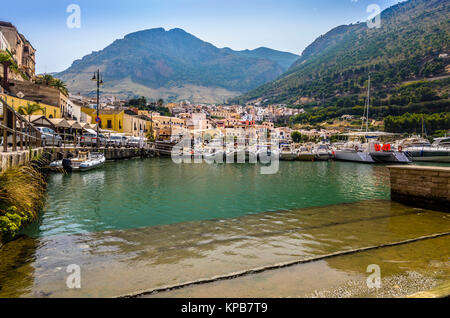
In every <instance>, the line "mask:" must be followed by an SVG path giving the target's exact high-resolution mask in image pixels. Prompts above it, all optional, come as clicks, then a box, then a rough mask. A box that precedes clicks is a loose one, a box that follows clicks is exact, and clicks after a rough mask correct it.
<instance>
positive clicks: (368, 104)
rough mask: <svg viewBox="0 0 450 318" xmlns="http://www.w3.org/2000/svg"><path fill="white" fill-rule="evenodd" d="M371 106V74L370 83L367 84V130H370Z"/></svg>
mask: <svg viewBox="0 0 450 318" xmlns="http://www.w3.org/2000/svg"><path fill="white" fill-rule="evenodd" d="M369 107H370V75H369V83H368V85H367V117H366V132H368V131H369Z"/></svg>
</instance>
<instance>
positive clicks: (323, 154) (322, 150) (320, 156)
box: [313, 144, 333, 161]
mask: <svg viewBox="0 0 450 318" xmlns="http://www.w3.org/2000/svg"><path fill="white" fill-rule="evenodd" d="M313 154H314V159H315V160H318V161H328V160H331V159H333V151H332V150H331V149H330V146H328V145H327V144H319V145H317V146H316V147H315V148H314V149H313Z"/></svg>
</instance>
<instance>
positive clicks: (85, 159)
mask: <svg viewBox="0 0 450 318" xmlns="http://www.w3.org/2000/svg"><path fill="white" fill-rule="evenodd" d="M105 161H106V158H105V155H104V154H102V153H98V152H89V151H87V152H84V151H80V152H79V153H78V157H76V158H71V159H64V160H63V162H62V166H63V168H64V169H65V170H66V171H87V170H92V169H95V168H97V167H100V166H102V165H103V164H104V163H105Z"/></svg>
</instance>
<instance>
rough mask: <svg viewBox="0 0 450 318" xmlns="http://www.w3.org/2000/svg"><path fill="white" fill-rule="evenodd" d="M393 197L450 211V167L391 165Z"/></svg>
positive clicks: (413, 203) (405, 201)
mask: <svg viewBox="0 0 450 318" xmlns="http://www.w3.org/2000/svg"><path fill="white" fill-rule="evenodd" d="M388 168H389V170H390V173H391V199H392V200H393V201H397V202H401V203H404V204H407V205H412V206H417V207H422V208H427V209H437V210H440V211H446V212H450V167H432V166H390V167H388Z"/></svg>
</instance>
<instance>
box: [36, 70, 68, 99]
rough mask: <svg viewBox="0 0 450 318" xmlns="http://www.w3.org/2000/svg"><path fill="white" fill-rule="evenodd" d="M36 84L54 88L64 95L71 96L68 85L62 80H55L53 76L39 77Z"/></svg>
mask: <svg viewBox="0 0 450 318" xmlns="http://www.w3.org/2000/svg"><path fill="white" fill-rule="evenodd" d="M36 84H39V85H45V86H49V87H54V88H56V89H58V90H59V91H60V92H61V93H63V94H64V95H68V94H69V90H68V89H67V86H66V84H65V83H64V82H63V81H62V80H60V79H58V78H54V77H53V76H51V75H49V74H45V75H42V76H39V77H38V78H37V79H36Z"/></svg>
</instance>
